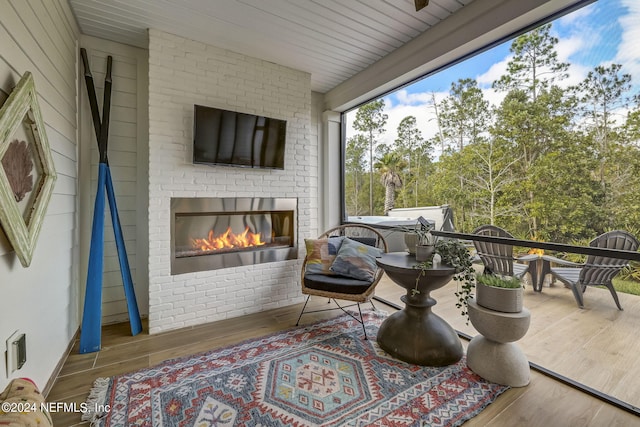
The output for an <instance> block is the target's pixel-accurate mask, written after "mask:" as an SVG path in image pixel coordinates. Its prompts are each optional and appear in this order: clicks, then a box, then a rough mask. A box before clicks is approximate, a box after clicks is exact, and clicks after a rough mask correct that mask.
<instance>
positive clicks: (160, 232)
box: [148, 29, 319, 334]
mask: <svg viewBox="0 0 640 427" xmlns="http://www.w3.org/2000/svg"><path fill="white" fill-rule="evenodd" d="M194 104H198V105H207V106H212V107H218V108H224V109H227V110H234V111H239V112H246V113H250V114H257V115H264V116H267V117H274V118H278V119H282V120H285V121H286V122H287V132H286V135H287V136H286V150H285V165H284V170H265V169H252V168H238V167H229V166H205V165H196V164H193V125H194V117H193V110H194ZM312 105H314V104H312V97H311V79H310V75H309V74H308V73H305V72H302V71H298V70H293V69H290V68H287V67H283V66H280V65H277V64H273V63H269V62H265V61H261V60H259V59H256V58H251V57H247V56H244V55H240V54H237V53H235V52H230V51H226V50H224V49H219V48H217V47H215V46H210V45H205V44H203V43H199V42H195V41H192V40H188V39H184V38H181V37H178V36H175V35H172V34H168V33H164V32H161V31H158V30H155V29H150V30H149V171H148V176H149V234H148V237H149V256H148V258H149V331H150V333H152V334H154V333H159V332H163V331H168V330H172V329H178V328H184V327H188V326H193V325H198V324H203V323H208V322H213V321H216V320H221V319H227V318H232V317H237V316H242V315H245V314H249V313H256V312H259V311H264V310H269V309H273V308H278V307H284V306H287V305H290V304H294V303H297V302H300V301H302V295H301V292H300V268H301V263H302V257H303V253H302V252H303V246H304V244H301V242H303V239H304V238H307V237H312V236H313V237H315V236H316V235H317V228H318V227H317V220H318V216H317V215H318V210H319V209H318V202H317V200H318V180H319V178H318V139H317V133H316V132H317V124H314V123H313V121H312V120H313V117H314V115H313V114H312ZM317 115H318V113H317V111H316V114H315V116H317ZM177 199H198V200H199V199H220V200H222V201H224V203H230V202H227V200H230V199H240V200H244V199H252V200H255V199H294V200H296V201H297V206H296V208H295V211H296V212H297V214H295V215H294V216H293V222H294V225H293V229H292V232H293V236H292V238H291V240H292V242H287V243H286V244H284V245H285V246H286V247H279V248H275V253H276V254H277V259H275V258H273V255H269V256H266V255H265V254H264V253H263V250H262V248H254V249H247V250H246V251H240V250H236V248H227V251H228V252H226V253H224V254H216V255H212V254H210V253H207V254H202V255H198V256H195V257H189V256H184V257H182V256H181V260H182V258H198V259H202V260H204V259H211V258H212V257H221V259H224V262H223V265H222V266H221V267H220V268H215V269H212V268H211V267H210V266H209V265H207V266H206V267H202V268H200V267H197V268H194V269H192V270H190V271H189V272H186V270H185V272H180V273H178V270H176V268H182V267H175V265H173V266H172V257H174V256H175V254H176V247H175V242H173V241H172V230H171V229H172V227H174V229H173V232H174V233H175V231H176V228H175V227H176V224H175V223H173V224H172V221H174V220H173V219H172V204H173V202H174V201H176V200H177ZM262 203H264V202H262ZM198 209H200V208H198ZM279 209H280V208H277V209H274V210H276V211H278V210H279ZM234 210H235V211H240V212H241V213H240V214H239V215H235V214H234V215H226V214H224V215H219V218H218V219H217V220H216V221H215V224H214V223H212V222H211V221H210V219H203V217H204V216H203V215H200V214H201V213H205V211H206V212H218V213H220V212H221V211H220V210H218V209H217V208H202V211H203V212H199V213H198V212H196V213H192V216H193V217H200V219H199V220H198V221H196V222H201V223H202V222H204V224H194V225H191V226H189V225H180V227H187V228H189V227H193V228H194V229H195V228H202V229H203V230H200V231H198V234H200V236H196V235H193V236H189V237H191V238H193V239H207V240H209V234H210V232H211V234H212V237H216V236H218V235H220V234H224V233H225V232H226V230H227V228H228V227H229V226H231V230H230V232H233V233H234V234H242V233H243V232H244V231H245V229H246V226H249V230H248V232H252V233H264V232H261V231H259V230H256V229H253V226H254V225H256V224H259V223H261V224H277V223H278V222H279V221H280V222H282V224H283V226H284V224H285V223H287V221H290V220H287V218H290V216H286V215H285V216H284V217H283V216H282V215H279V214H277V215H275V216H274V215H271V214H270V215H269V218H267V217H265V216H254V215H253V214H249V213H247V212H248V211H247V210H245V209H244V208H241V207H239V205H237V206H236V208H234ZM257 210H258V211H260V212H263V211H265V210H267V209H262V208H259V209H257ZM174 213H175V212H174ZM260 215H262V213H260ZM187 216H188V215H183V217H182V219H181V220H184V219H187ZM192 219H193V218H192ZM289 224H290V222H289ZM212 226H215V227H212ZM290 229H291V228H290ZM266 233H267V234H268V235H269V238H271V236H273V230H269V231H267V232H266ZM276 234H277V233H276ZM285 234H286V233H285ZM174 237H175V236H174ZM280 238H285V237H284V236H280V237H278V240H279V239H280ZM261 240H262V241H265V242H266V241H267V240H268V239H266V238H265V235H262V237H261ZM182 243H183V244H181V245H180V246H183V247H186V248H185V252H183V254H184V253H186V252H188V251H190V250H192V248H189V246H190V244H191V242H190V241H189V240H188V239H186V240H184V241H183V242H182ZM270 243H273V242H270ZM277 243H278V244H280V243H281V242H280V241H279V242H277ZM234 258H235V259H236V260H237V259H243V258H250V259H251V262H248V263H245V262H242V263H237V265H233V264H235V261H233V262H232V261H231V260H230V259H234ZM258 258H260V259H262V260H267V261H269V262H253V261H254V260H257V259H258ZM271 261H273V262H271ZM197 263H200V260H199V261H197ZM207 263H208V262H207ZM216 263H217V261H216ZM189 268H190V267H189Z"/></svg>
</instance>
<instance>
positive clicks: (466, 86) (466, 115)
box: [438, 78, 491, 150]
mask: <svg viewBox="0 0 640 427" xmlns="http://www.w3.org/2000/svg"><path fill="white" fill-rule="evenodd" d="M438 110H439V111H441V113H440V116H439V123H440V127H441V129H442V130H443V134H444V136H445V137H446V138H447V139H449V140H450V141H451V143H452V145H454V146H457V147H458V150H462V148H463V147H464V146H465V145H468V144H473V143H474V142H477V141H479V140H480V136H481V135H482V134H483V133H485V132H486V131H487V129H488V127H489V122H490V120H491V113H490V110H489V102H488V101H487V100H485V99H484V95H483V94H482V91H481V90H480V88H479V87H478V83H477V82H476V81H475V80H472V79H469V78H466V79H459V80H458V82H454V83H451V90H450V91H449V96H448V97H447V98H445V99H444V100H443V101H442V103H441V104H440V108H439V109H438Z"/></svg>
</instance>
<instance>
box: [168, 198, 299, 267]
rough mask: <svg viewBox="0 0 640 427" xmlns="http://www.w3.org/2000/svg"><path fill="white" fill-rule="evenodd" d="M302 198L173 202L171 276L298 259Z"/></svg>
mask: <svg viewBox="0 0 640 427" xmlns="http://www.w3.org/2000/svg"><path fill="white" fill-rule="evenodd" d="M297 203H298V201H297V199H289V198H246V197H238V198H185V197H181V198H172V199H171V274H172V275H174V274H182V273H189V272H195V271H205V270H215V269H219V268H228V267H237V266H242V265H252V264H260V263H265V262H274V261H284V260H288V259H296V258H297V257H298V249H297V243H296V242H297V230H298V212H297Z"/></svg>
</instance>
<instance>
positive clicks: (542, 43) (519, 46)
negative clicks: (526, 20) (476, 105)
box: [493, 24, 569, 101]
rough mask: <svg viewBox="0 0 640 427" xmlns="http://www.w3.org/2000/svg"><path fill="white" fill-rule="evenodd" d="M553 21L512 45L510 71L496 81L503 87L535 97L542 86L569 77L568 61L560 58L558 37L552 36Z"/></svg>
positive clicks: (532, 99)
mask: <svg viewBox="0 0 640 427" xmlns="http://www.w3.org/2000/svg"><path fill="white" fill-rule="evenodd" d="M550 31H551V24H546V25H542V26H540V27H538V28H536V29H534V30H532V31H530V32H528V33H526V34H523V35H521V36H519V37H517V38H516V39H515V40H514V41H513V43H512V44H511V48H510V49H509V50H510V52H511V53H513V54H514V57H513V59H511V60H510V61H509V62H508V64H507V74H505V75H503V76H501V77H500V78H499V79H498V80H497V81H495V82H494V83H493V88H494V89H496V90H501V91H510V90H513V89H518V90H522V91H524V92H525V93H526V94H527V96H528V98H529V99H530V100H531V101H535V100H536V99H537V98H538V95H539V94H540V92H541V91H542V90H545V89H549V87H550V86H551V85H552V84H553V83H554V82H555V81H556V80H561V79H564V78H566V77H567V69H568V68H569V65H568V64H566V63H564V62H559V61H558V54H557V52H556V51H555V47H556V45H557V44H558V38H556V37H553V36H551V32H550Z"/></svg>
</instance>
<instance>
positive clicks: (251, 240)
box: [192, 227, 265, 252]
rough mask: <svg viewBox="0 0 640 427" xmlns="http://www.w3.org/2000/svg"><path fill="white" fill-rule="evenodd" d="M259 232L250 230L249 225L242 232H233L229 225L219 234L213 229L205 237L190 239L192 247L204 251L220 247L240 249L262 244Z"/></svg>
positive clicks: (215, 249)
mask: <svg viewBox="0 0 640 427" xmlns="http://www.w3.org/2000/svg"><path fill="white" fill-rule="evenodd" d="M260 234H261V233H252V232H250V231H249V227H246V228H245V229H244V231H243V232H242V233H240V234H235V233H233V232H232V231H231V227H229V228H227V231H225V232H224V233H222V234H220V235H219V236H216V235H215V233H214V232H213V230H209V235H208V236H207V237H206V238H203V239H199V238H195V239H192V240H193V247H194V248H196V249H200V250H201V251H204V252H211V251H217V250H221V249H241V248H250V247H254V246H262V245H264V244H265V242H263V241H262V237H261V235H260Z"/></svg>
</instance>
